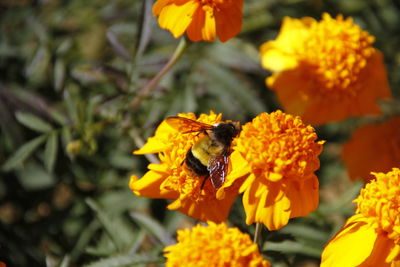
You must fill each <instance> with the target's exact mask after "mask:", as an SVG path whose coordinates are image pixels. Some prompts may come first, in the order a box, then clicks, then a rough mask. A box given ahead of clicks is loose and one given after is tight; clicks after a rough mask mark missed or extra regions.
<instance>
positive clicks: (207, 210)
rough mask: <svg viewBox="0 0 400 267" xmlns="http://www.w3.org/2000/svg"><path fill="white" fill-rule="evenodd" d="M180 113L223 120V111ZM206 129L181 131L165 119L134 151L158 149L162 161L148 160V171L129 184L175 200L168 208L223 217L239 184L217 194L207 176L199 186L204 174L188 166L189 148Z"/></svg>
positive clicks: (200, 216)
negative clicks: (219, 194)
mask: <svg viewBox="0 0 400 267" xmlns="http://www.w3.org/2000/svg"><path fill="white" fill-rule="evenodd" d="M179 116H181V117H185V118H189V119H192V120H197V121H199V122H203V123H208V124H215V123H218V122H221V119H222V115H221V114H219V115H217V114H214V113H213V112H211V113H210V115H206V114H201V115H200V117H199V118H198V119H196V116H195V115H194V114H193V113H189V114H179ZM203 135H204V134H203V133H200V134H199V133H197V132H194V133H185V134H182V133H179V132H178V131H177V130H176V129H174V128H172V127H171V126H170V125H168V124H167V123H166V122H165V121H163V122H162V123H161V124H160V125H159V126H158V128H157V130H156V133H155V135H154V136H153V137H150V138H149V139H148V141H147V143H146V144H145V145H144V146H143V147H142V148H141V149H139V150H136V151H134V154H147V153H158V155H159V158H160V161H161V162H160V164H149V166H148V168H149V171H148V172H147V173H146V174H145V175H144V176H143V177H142V178H141V179H137V178H136V177H135V176H132V177H131V182H130V183H129V187H130V188H131V190H132V191H133V192H134V193H135V194H136V195H138V196H145V197H150V198H165V199H172V200H174V201H173V202H172V203H171V204H169V205H168V209H171V210H179V211H181V212H182V213H185V214H187V215H189V216H191V217H193V218H195V219H198V220H201V221H207V220H209V221H214V222H221V221H224V220H225V219H226V218H227V216H228V213H229V210H230V208H231V206H232V202H233V200H234V198H235V197H236V196H237V195H238V187H239V186H238V185H235V186H233V187H232V188H230V189H229V191H228V194H226V195H225V196H224V198H220V199H217V198H216V190H215V188H214V187H213V186H212V184H211V182H210V179H207V180H206V182H205V184H204V187H203V189H202V190H200V186H201V183H202V182H203V178H202V177H201V178H200V177H198V176H196V175H195V174H194V173H193V172H192V171H190V170H188V169H187V167H186V164H182V163H183V162H184V160H185V157H186V153H187V151H188V150H189V149H190V148H191V147H192V145H193V144H194V143H196V141H197V140H199V139H200V138H201V137H202V136H203Z"/></svg>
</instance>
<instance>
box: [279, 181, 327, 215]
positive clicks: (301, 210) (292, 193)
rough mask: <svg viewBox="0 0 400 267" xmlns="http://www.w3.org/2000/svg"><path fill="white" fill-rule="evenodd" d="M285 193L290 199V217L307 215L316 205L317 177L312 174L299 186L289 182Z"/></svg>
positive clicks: (317, 196)
mask: <svg viewBox="0 0 400 267" xmlns="http://www.w3.org/2000/svg"><path fill="white" fill-rule="evenodd" d="M286 194H287V197H288V198H289V200H290V210H291V214H290V218H294V217H299V216H307V215H308V214H309V213H310V212H312V211H315V210H316V208H317V207H318V200H319V194H318V178H317V177H316V176H315V175H314V174H312V177H311V178H309V179H307V180H306V181H305V182H304V184H303V185H301V186H298V185H297V184H295V183H290V184H288V188H287V191H286Z"/></svg>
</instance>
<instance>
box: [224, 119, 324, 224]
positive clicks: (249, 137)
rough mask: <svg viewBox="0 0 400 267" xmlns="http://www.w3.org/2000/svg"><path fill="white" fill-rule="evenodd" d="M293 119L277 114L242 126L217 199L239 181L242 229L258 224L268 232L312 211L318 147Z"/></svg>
mask: <svg viewBox="0 0 400 267" xmlns="http://www.w3.org/2000/svg"><path fill="white" fill-rule="evenodd" d="M316 140H317V135H316V133H315V131H314V128H313V127H311V126H307V125H304V124H303V122H302V121H301V119H300V118H299V117H293V116H291V115H288V114H285V113H283V112H281V111H276V112H272V113H271V114H267V113H262V114H260V115H258V116H257V117H256V118H254V119H253V121H252V122H249V123H247V124H245V125H244V126H243V127H242V131H241V133H240V135H239V137H238V138H236V140H234V142H235V143H234V144H233V150H234V152H233V153H232V154H231V157H230V159H231V162H232V172H231V173H230V174H229V175H228V176H227V180H226V182H225V184H224V185H223V186H222V187H221V188H220V189H219V190H218V193H217V197H220V196H223V195H224V194H223V193H224V190H225V189H227V188H230V185H231V183H233V182H235V180H236V179H238V178H242V179H243V177H244V178H245V181H244V182H243V184H242V185H241V187H240V192H241V193H242V192H244V195H243V206H244V209H245V212H246V223H247V224H251V223H253V222H261V223H263V224H265V225H266V226H267V228H268V229H269V230H276V229H279V228H281V227H283V226H285V225H286V224H287V223H288V221H289V218H293V217H298V216H304V215H307V214H308V213H309V212H311V211H314V210H315V209H316V207H317V206H318V178H317V177H316V176H315V174H314V171H315V170H317V169H318V168H319V159H318V155H319V154H320V153H321V151H322V144H323V143H324V141H316Z"/></svg>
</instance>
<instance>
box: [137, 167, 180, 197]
mask: <svg viewBox="0 0 400 267" xmlns="http://www.w3.org/2000/svg"><path fill="white" fill-rule="evenodd" d="M165 178H166V176H165V173H161V172H155V171H148V172H147V173H146V174H145V175H144V176H143V177H142V178H141V179H139V180H136V181H133V182H131V183H129V187H130V189H131V190H132V191H133V192H134V193H135V194H136V195H138V196H145V197H149V198H166V199H174V198H177V197H178V194H177V193H176V192H161V191H160V185H161V183H162V182H163V181H164V180H165Z"/></svg>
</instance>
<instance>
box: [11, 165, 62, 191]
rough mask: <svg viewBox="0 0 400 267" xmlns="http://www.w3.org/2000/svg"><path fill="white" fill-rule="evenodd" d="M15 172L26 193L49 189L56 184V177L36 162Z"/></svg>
mask: <svg viewBox="0 0 400 267" xmlns="http://www.w3.org/2000/svg"><path fill="white" fill-rule="evenodd" d="M15 172H16V174H17V178H18V180H19V183H20V184H21V185H22V187H23V188H24V189H25V190H26V191H35V190H43V189H48V188H51V187H52V186H55V183H56V181H55V179H54V176H53V175H51V174H50V173H49V172H48V171H46V170H45V168H44V167H43V166H42V165H41V164H37V163H36V162H34V161H30V162H27V163H26V164H24V167H23V168H18V169H16V170H15Z"/></svg>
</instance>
